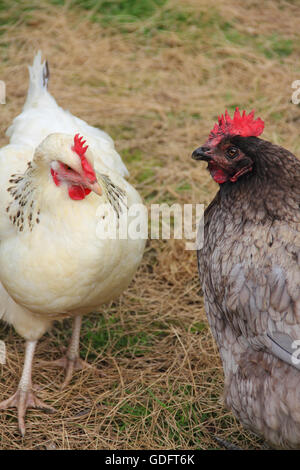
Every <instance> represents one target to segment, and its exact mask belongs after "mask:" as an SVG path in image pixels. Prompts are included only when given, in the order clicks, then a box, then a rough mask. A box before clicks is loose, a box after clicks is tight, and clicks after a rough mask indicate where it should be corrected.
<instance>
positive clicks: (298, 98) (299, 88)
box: [291, 80, 300, 104]
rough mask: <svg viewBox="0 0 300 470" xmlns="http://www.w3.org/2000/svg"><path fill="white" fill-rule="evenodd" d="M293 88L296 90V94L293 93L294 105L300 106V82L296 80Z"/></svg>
mask: <svg viewBox="0 0 300 470" xmlns="http://www.w3.org/2000/svg"><path fill="white" fill-rule="evenodd" d="M291 86H292V88H294V89H295V91H294V93H292V103H293V104H299V103H300V80H294V81H293V83H292V85H291Z"/></svg>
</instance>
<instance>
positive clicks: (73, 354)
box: [39, 315, 97, 390]
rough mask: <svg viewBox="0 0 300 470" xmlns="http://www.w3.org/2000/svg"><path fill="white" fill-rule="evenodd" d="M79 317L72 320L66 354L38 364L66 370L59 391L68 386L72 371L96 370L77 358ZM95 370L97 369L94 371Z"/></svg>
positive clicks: (80, 318)
mask: <svg viewBox="0 0 300 470" xmlns="http://www.w3.org/2000/svg"><path fill="white" fill-rule="evenodd" d="M81 320H82V317H81V315H76V317H75V318H74V320H73V330H72V337H71V341H70V344H69V347H68V350H67V352H66V354H65V355H64V356H63V357H61V358H59V359H56V360H54V361H39V364H41V365H46V366H50V367H53V366H54V367H63V368H64V369H65V370H66V376H65V380H64V382H63V383H62V385H61V387H60V388H61V390H63V389H64V388H66V386H67V385H68V384H69V382H70V380H71V378H72V376H73V372H74V370H75V371H76V370H82V369H94V370H95V369H96V368H95V367H93V366H91V365H90V364H89V363H88V362H86V361H83V360H82V359H80V357H79V338H80V329H81ZM96 370H97V369H96Z"/></svg>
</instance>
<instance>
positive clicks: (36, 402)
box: [0, 389, 56, 437]
mask: <svg viewBox="0 0 300 470" xmlns="http://www.w3.org/2000/svg"><path fill="white" fill-rule="evenodd" d="M8 408H17V409H18V424H19V430H20V433H21V435H22V437H24V436H25V414H26V410H27V408H40V409H43V410H46V411H48V412H50V413H55V411H56V410H55V409H54V408H52V406H49V405H47V404H46V403H44V402H43V401H42V400H40V399H39V398H37V397H36V396H35V394H34V392H33V391H32V390H31V389H30V390H21V389H18V390H17V391H16V393H14V394H13V395H12V396H11V397H10V398H8V399H7V400H4V401H2V402H1V403H0V410H6V409H8Z"/></svg>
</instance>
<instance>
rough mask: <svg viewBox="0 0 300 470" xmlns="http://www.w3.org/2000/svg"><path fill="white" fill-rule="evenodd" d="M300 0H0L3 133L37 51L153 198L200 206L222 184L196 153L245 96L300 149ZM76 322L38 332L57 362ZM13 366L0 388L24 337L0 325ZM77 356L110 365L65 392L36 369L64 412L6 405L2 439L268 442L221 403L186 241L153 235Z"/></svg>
mask: <svg viewBox="0 0 300 470" xmlns="http://www.w3.org/2000/svg"><path fill="white" fill-rule="evenodd" d="M299 16H300V15H299V8H298V5H297V2H296V1H292V0H291V1H287V0H286V1H283V0H277V1H275V0H272V1H270V0H266V1H264V2H259V1H257V0H250V1H248V2H244V1H243V0H237V1H233V0H230V1H220V0H216V1H214V2H206V1H203V0H177V1H176V0H169V1H167V0H139V1H138V0H123V1H121V0H114V1H108V0H107V1H104V0H99V1H97V0H89V1H85V2H84V1H81V0H73V1H72V0H71V1H68V2H64V1H63V0H52V1H48V2H47V3H45V2H36V4H34V2H28V1H26V0H21V1H18V2H17V1H15V2H10V1H8V0H7V1H6V0H2V1H1V2H0V58H1V60H0V79H1V80H5V82H6V87H7V90H6V91H7V99H6V104H5V105H0V107H1V108H0V111H1V122H0V144H3V145H4V144H5V143H6V142H7V137H5V130H6V129H7V127H8V126H9V124H10V122H11V120H12V119H13V118H14V117H15V116H16V115H17V114H18V113H19V112H20V110H21V108H22V105H23V103H24V98H25V95H26V90H27V86H28V73H27V69H26V66H27V65H28V64H29V63H31V62H32V59H33V55H34V53H35V52H36V51H37V50H38V49H41V50H42V51H43V54H44V56H45V57H47V59H48V61H49V64H50V70H51V78H50V91H51V93H52V94H53V95H54V96H55V98H56V99H57V100H58V102H59V104H60V105H61V106H63V107H64V108H66V109H70V111H71V112H72V113H74V114H76V115H78V116H80V117H81V118H82V119H85V120H86V121H87V122H88V123H90V124H92V125H94V126H99V127H101V128H102V129H104V130H105V131H107V132H108V133H109V134H110V135H111V136H112V137H113V138H114V140H115V144H116V148H117V150H118V151H119V152H120V154H121V155H122V158H123V160H124V161H125V163H126V164H127V166H128V168H129V170H130V174H131V175H130V182H131V183H132V184H133V185H134V186H135V187H136V188H137V189H138V190H139V192H140V193H141V194H142V196H143V198H144V200H145V202H146V203H147V204H148V205H150V204H151V203H161V202H167V203H174V202H179V203H181V204H182V203H204V204H205V205H207V204H208V203H209V202H210V201H211V199H212V198H213V196H214V194H215V193H216V191H217V185H216V184H215V183H214V182H213V181H212V180H211V178H210V177H209V175H208V173H207V171H206V169H205V164H203V163H199V162H195V161H193V160H191V158H190V156H191V153H192V151H193V150H194V149H195V148H196V147H197V146H199V145H201V144H202V143H204V141H205V140H206V138H207V136H208V133H209V131H210V129H211V128H212V126H213V124H214V122H215V120H216V118H217V116H218V115H219V114H221V113H223V112H224V111H225V108H227V109H228V110H229V111H230V112H232V111H233V110H234V108H235V107H236V106H239V107H240V108H241V109H246V110H247V111H250V110H251V109H253V108H254V109H255V110H256V114H257V116H260V117H262V118H263V119H264V121H265V124H266V126H265V132H264V134H263V137H264V138H266V139H268V140H271V141H273V142H274V143H277V144H280V145H283V146H284V147H286V148H287V149H289V150H290V151H292V152H293V153H295V154H298V155H300V138H299V119H300V113H299V106H297V105H295V104H293V103H292V102H291V97H292V93H293V91H295V90H293V89H292V86H291V85H292V82H293V81H294V80H297V79H298V80H299V79H300V65H299V42H300V33H299V20H300V18H299ZM70 326H71V323H70V321H69V320H66V321H64V322H63V323H57V324H56V325H55V327H54V328H53V329H52V330H51V331H50V332H49V333H47V334H46V335H45V336H44V337H43V338H42V339H41V340H40V342H39V344H38V348H37V356H36V358H37V359H39V358H46V357H47V358H56V357H58V356H59V354H60V349H61V348H62V347H63V346H66V345H67V342H68V339H69V337H70ZM0 338H1V339H5V342H6V347H7V363H6V365H2V366H0V369H1V379H0V395H1V396H2V395H3V397H4V398H6V397H7V396H8V395H9V394H11V393H12V392H13V391H14V390H15V388H16V386H17V382H18V379H19V376H20V373H21V368H22V362H23V357H24V341H23V340H22V339H21V338H20V337H19V336H18V335H17V334H16V333H15V332H14V331H13V329H11V328H9V327H7V326H4V325H3V324H2V325H1V327H0ZM81 355H82V358H87V359H88V360H89V361H90V362H91V363H92V364H94V365H95V366H96V367H97V368H98V369H99V375H95V374H94V373H93V372H92V371H87V370H84V371H82V372H78V373H76V374H75V376H74V378H73V380H72V383H71V385H70V387H69V388H68V389H67V390H66V391H63V392H62V391H60V390H59V384H60V383H61V381H62V380H63V376H62V374H60V375H58V374H57V371H56V370H55V369H49V370H46V369H45V368H38V367H35V369H34V376H33V378H34V382H35V383H36V384H38V385H39V387H40V390H39V397H40V398H41V399H42V400H45V401H47V402H49V404H51V405H52V406H54V407H55V408H56V409H57V413H56V414H54V415H52V414H51V415H47V414H45V413H44V412H43V411H35V410H30V411H28V413H27V434H26V436H25V438H24V439H22V438H21V437H20V436H19V434H18V432H17V423H16V413H15V410H11V411H8V412H1V414H0V447H1V448H2V449H215V448H219V444H218V443H217V442H216V440H215V436H217V437H220V438H223V439H226V440H227V441H230V442H232V443H234V444H236V445H239V446H240V447H241V448H243V449H254V448H255V449H259V448H261V447H262V446H263V441H262V440H260V439H259V438H257V437H255V436H254V435H253V434H251V433H249V432H247V431H245V430H244V429H243V428H242V426H241V425H240V424H239V423H238V422H237V421H236V420H235V419H234V417H233V415H232V414H231V413H230V412H229V411H228V410H226V409H224V407H223V404H222V390H223V372H222V367H221V364H220V360H219V355H218V351H217V348H216V345H215V343H214V341H213V339H212V336H211V333H210V330H209V327H208V324H207V320H206V316H205V312H204V308H203V299H202V294H201V286H200V285H199V282H198V276H197V265H196V254H195V252H193V251H186V250H185V249H184V242H182V241H180V240H170V241H163V240H153V241H148V244H147V249H146V252H145V256H144V259H143V262H142V265H141V267H140V269H139V270H138V272H137V274H136V276H135V279H134V281H133V282H132V283H131V285H130V287H129V288H128V289H127V291H126V292H124V294H123V295H122V296H121V298H120V299H119V300H118V301H116V302H114V303H113V304H111V305H107V306H105V307H104V308H103V310H102V312H101V313H100V314H91V315H89V316H87V317H86V318H85V319H84V322H83V329H82V334H81Z"/></svg>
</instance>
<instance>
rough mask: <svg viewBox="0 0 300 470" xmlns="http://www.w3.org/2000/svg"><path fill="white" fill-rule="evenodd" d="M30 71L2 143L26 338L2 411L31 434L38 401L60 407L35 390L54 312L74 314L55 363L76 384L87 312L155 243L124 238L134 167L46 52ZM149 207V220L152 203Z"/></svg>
mask: <svg viewBox="0 0 300 470" xmlns="http://www.w3.org/2000/svg"><path fill="white" fill-rule="evenodd" d="M29 72H30V85H29V90H28V96H27V99H26V103H25V105H24V109H23V111H22V113H21V114H20V115H19V116H18V117H17V118H15V120H14V121H13V124H12V125H11V126H10V128H9V129H8V131H7V134H8V135H9V137H10V143H9V145H7V146H6V147H4V148H2V149H1V151H0V240H1V242H0V281H1V284H0V318H2V320H4V321H6V322H7V323H10V324H12V325H13V326H14V328H15V329H16V331H17V332H18V333H19V334H20V335H21V336H22V337H24V338H25V340H26V351H25V361H24V367H23V373H22V376H21V380H20V382H19V386H18V389H17V391H16V393H15V394H14V395H13V396H12V397H11V398H8V399H7V400H5V401H3V402H1V403H0V409H6V408H9V407H13V406H14V407H16V408H17V409H18V423H19V429H20V432H21V434H22V435H24V434H25V414H26V409H27V408H28V407H40V408H46V409H48V408H50V409H52V408H51V407H49V406H48V405H46V404H45V403H43V402H42V401H41V400H39V399H38V398H37V397H36V396H35V393H34V391H33V388H32V382H31V372H32V362H33V357H34V351H35V347H36V344H37V341H38V339H39V338H40V337H41V336H42V335H43V334H44V333H45V332H46V330H47V329H48V328H49V327H50V326H51V323H52V322H53V320H59V319H62V318H66V317H71V316H72V317H74V325H73V333H72V338H71V342H70V345H69V348H68V350H67V353H66V356H65V357H63V358H61V359H60V360H58V361H55V363H56V364H57V365H61V366H64V367H65V368H66V378H65V381H64V383H63V386H66V385H67V384H68V383H69V381H70V379H71V377H72V373H73V370H74V369H77V368H82V367H84V366H85V363H84V361H82V360H81V359H80V358H79V336H80V327H81V317H82V315H83V314H87V313H89V312H92V311H99V307H100V306H101V305H102V304H103V303H105V302H108V301H110V300H112V299H113V298H115V297H116V296H118V295H119V294H120V293H121V292H122V291H123V290H124V289H125V288H126V287H127V286H128V284H129V282H130V281H131V279H132V277H133V275H134V273H135V271H136V269H137V267H138V265H139V263H140V261H141V258H142V256H143V252H144V247H145V236H127V237H124V236H123V237H116V236H115V234H116V230H117V228H119V231H120V232H121V230H120V229H121V228H122V233H126V234H127V233H128V227H129V224H130V222H131V221H132V220H133V218H132V216H131V217H130V216H128V211H127V209H128V208H130V207H131V206H132V205H133V204H141V203H142V201H141V198H140V196H139V194H138V193H137V191H136V190H135V189H134V188H133V187H132V186H131V185H130V184H129V183H128V182H127V181H125V180H124V178H123V176H127V175H128V172H127V169H126V167H125V165H124V164H123V162H122V160H121V158H120V156H119V154H118V153H117V152H116V150H115V148H114V143H113V141H112V139H111V138H110V137H109V136H108V135H107V134H106V133H105V132H103V131H100V130H99V129H96V128H94V127H91V126H89V125H88V124H86V123H85V122H84V121H82V120H81V119H79V118H77V117H75V116H73V115H72V114H71V113H69V112H67V111H65V110H63V109H62V108H60V107H59V106H58V105H57V103H56V101H55V100H54V98H53V97H52V96H51V95H50V94H49V92H48V91H47V82H48V77H49V71H48V66H47V63H46V62H44V63H42V61H41V53H40V52H38V54H37V55H36V57H35V59H34V62H33V66H32V67H29ZM79 135H82V136H84V139H85V140H86V145H84V144H85V141H83V140H82V138H81V137H79ZM104 208H105V210H101V209H104ZM99 209H100V212H99ZM125 213H126V214H127V216H126V217H124V214H125ZM139 215H140V219H139V225H140V226H141V227H144V228H145V227H146V224H147V221H146V213H145V211H144V212H143V211H140V213H139ZM99 227H100V229H101V230H100V232H101V233H105V234H106V235H105V236H99ZM140 233H144V234H145V230H144V231H143V230H141V232H140Z"/></svg>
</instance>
